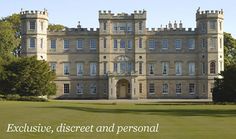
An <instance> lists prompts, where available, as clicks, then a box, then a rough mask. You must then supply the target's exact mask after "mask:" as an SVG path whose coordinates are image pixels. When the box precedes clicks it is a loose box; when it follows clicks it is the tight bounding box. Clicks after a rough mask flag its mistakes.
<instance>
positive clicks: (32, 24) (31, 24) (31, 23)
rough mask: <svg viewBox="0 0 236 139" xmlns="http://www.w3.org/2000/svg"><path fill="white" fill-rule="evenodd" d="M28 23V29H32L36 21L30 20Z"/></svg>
mask: <svg viewBox="0 0 236 139" xmlns="http://www.w3.org/2000/svg"><path fill="white" fill-rule="evenodd" d="M29 23H30V29H31V30H34V29H35V24H36V22H35V21H30V22H29Z"/></svg>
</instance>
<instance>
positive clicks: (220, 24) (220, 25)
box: [220, 21, 222, 30]
mask: <svg viewBox="0 0 236 139" xmlns="http://www.w3.org/2000/svg"><path fill="white" fill-rule="evenodd" d="M220 30H222V22H221V21H220Z"/></svg>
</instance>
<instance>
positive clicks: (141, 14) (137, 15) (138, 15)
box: [99, 10, 146, 20]
mask: <svg viewBox="0 0 236 139" xmlns="http://www.w3.org/2000/svg"><path fill="white" fill-rule="evenodd" d="M104 19H106V20H107V19H146V11H145V10H143V11H141V10H140V11H138V12H137V11H134V13H131V14H127V13H117V14H115V13H112V12H111V11H110V10H109V11H101V10H100V11H99V20H104Z"/></svg>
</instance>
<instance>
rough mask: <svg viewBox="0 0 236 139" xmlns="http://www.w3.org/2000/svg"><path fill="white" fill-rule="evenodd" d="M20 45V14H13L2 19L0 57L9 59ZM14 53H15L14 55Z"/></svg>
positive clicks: (0, 23) (0, 22) (0, 24)
mask: <svg viewBox="0 0 236 139" xmlns="http://www.w3.org/2000/svg"><path fill="white" fill-rule="evenodd" d="M19 47H20V15H19V14H13V15H11V16H8V17H5V18H2V19H1V20H0V57H2V58H3V59H4V60H6V61H9V60H10V59H11V58H12V57H13V56H14V55H16V54H17V53H16V50H17V49H19ZM13 54H14V55H13Z"/></svg>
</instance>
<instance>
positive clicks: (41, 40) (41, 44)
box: [40, 38, 43, 48]
mask: <svg viewBox="0 0 236 139" xmlns="http://www.w3.org/2000/svg"><path fill="white" fill-rule="evenodd" d="M40 48H43V38H41V39H40Z"/></svg>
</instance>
